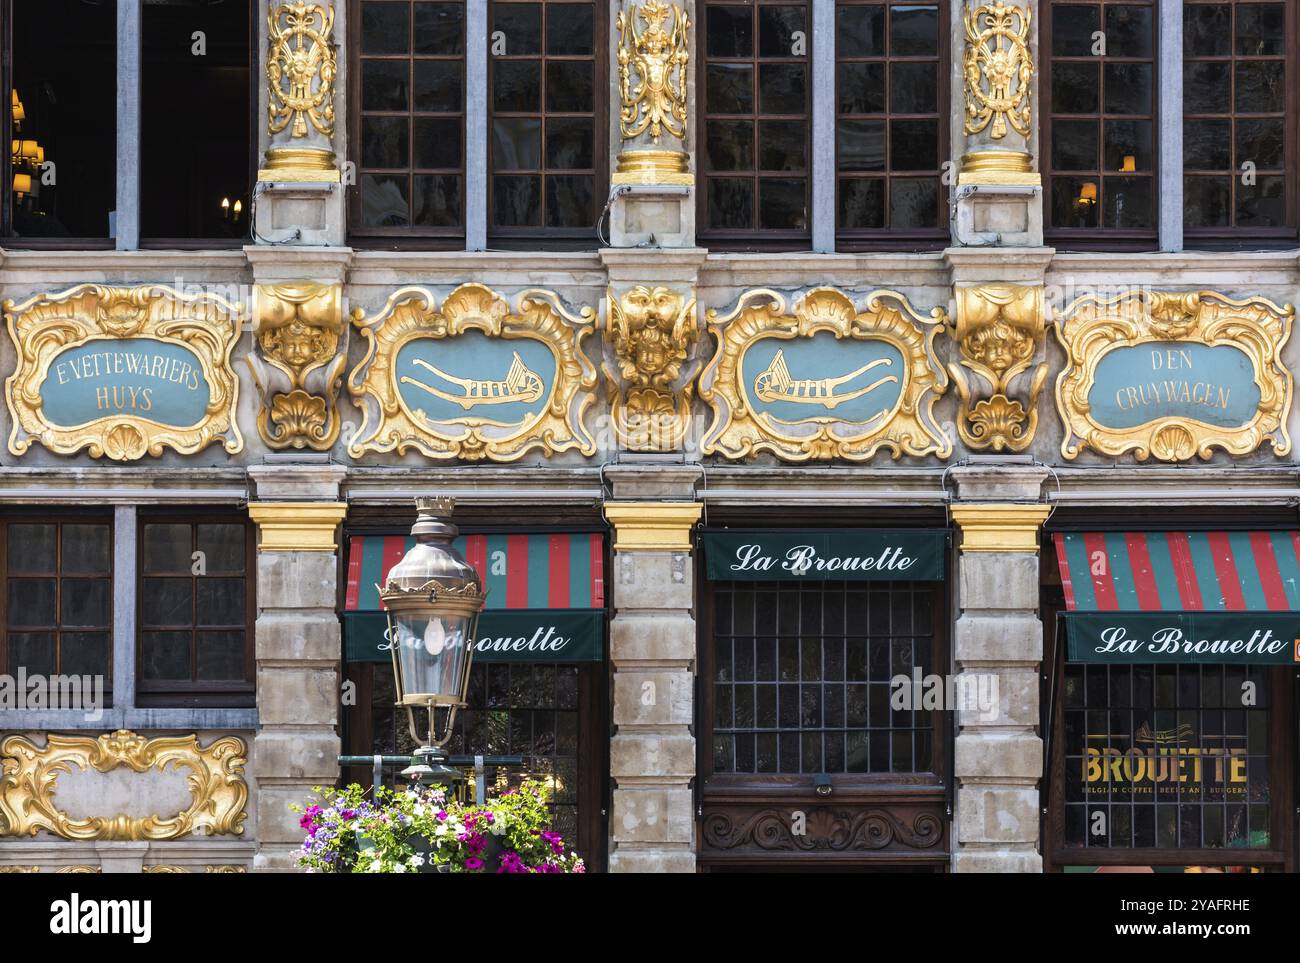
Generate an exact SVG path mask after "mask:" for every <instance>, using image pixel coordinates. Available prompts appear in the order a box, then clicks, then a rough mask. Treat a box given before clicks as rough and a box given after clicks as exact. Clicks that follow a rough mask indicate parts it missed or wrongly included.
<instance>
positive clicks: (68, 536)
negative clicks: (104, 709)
mask: <svg viewBox="0 0 1300 963" xmlns="http://www.w3.org/2000/svg"><path fill="white" fill-rule="evenodd" d="M3 528H4V542H5V558H6V583H7V584H6V586H5V612H6V616H5V620H4V623H5V624H4V627H3V634H4V640H3V643H4V644H3V651H4V664H5V666H6V671H7V672H8V673H9V674H11V675H14V674H16V673H17V671H18V669H19V668H20V667H21V668H23V669H24V670H25V671H26V672H27V674H28V675H38V674H39V675H46V676H52V675H92V676H94V675H99V676H103V677H104V679H105V688H110V687H111V681H112V653H111V645H112V626H113V613H112V606H113V598H112V596H113V581H112V526H111V525H110V524H108V523H106V522H95V521H93V520H85V519H83V520H79V521H75V522H74V521H68V522H62V521H56V522H39V523H29V522H19V521H12V522H9V523H7V524H5V525H4V526H3Z"/></svg>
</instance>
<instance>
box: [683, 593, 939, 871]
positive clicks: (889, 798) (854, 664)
mask: <svg viewBox="0 0 1300 963" xmlns="http://www.w3.org/2000/svg"><path fill="white" fill-rule="evenodd" d="M702 594H703V596H704V599H705V602H704V606H703V610H702V613H701V615H702V618H701V627H702V632H701V642H700V689H701V692H700V700H699V705H700V713H701V714H700V720H699V721H700V725H699V728H698V731H699V735H700V737H699V744H700V760H699V772H700V782H701V786H700V804H699V810H698V812H699V816H700V821H699V831H698V843H699V853H700V865H701V868H702V869H704V870H705V871H747V870H749V869H756V868H761V869H762V870H765V871H771V870H793V871H798V870H801V869H814V868H815V869H818V870H825V869H834V868H837V867H838V868H845V869H847V868H857V869H863V868H878V869H881V870H890V871H894V870H904V871H906V870H909V869H911V870H921V871H942V870H943V868H944V867H945V866H946V865H947V862H948V852H949V843H948V839H949V835H948V816H947V812H948V807H947V791H946V787H945V782H944V773H945V772H947V771H949V769H950V767H949V766H948V764H947V755H948V745H949V738H948V721H947V716H946V714H945V713H943V712H936V711H928V710H926V709H924V708H922V707H920V706H916V707H912V706H910V705H908V706H906V707H899V706H898V705H896V704H895V702H896V701H897V700H892V701H891V687H890V679H891V678H893V677H895V676H897V675H900V674H901V675H906V676H909V677H911V676H913V673H914V671H919V673H920V675H919V678H924V677H926V676H927V675H929V674H931V673H936V672H937V673H942V672H945V671H946V668H947V647H946V626H947V621H948V618H947V608H946V592H945V588H944V586H943V584H942V583H938V584H936V583H919V582H893V583H886V582H869V583H864V582H857V583H851V582H821V583H817V582H790V583H787V582H778V583H773V582H766V583H757V584H756V583H752V582H750V583H745V582H711V583H707V584H706V590H705V592H704V593H702Z"/></svg>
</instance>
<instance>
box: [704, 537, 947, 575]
mask: <svg viewBox="0 0 1300 963" xmlns="http://www.w3.org/2000/svg"><path fill="white" fill-rule="evenodd" d="M702 541H703V545H704V560H705V567H706V570H707V574H708V578H709V579H711V580H713V581H720V582H744V581H748V582H789V581H809V582H830V581H854V582H859V581H860V582H886V581H908V582H941V581H943V579H944V552H945V549H946V548H947V546H948V533H947V531H945V530H944V529H924V528H901V529H879V528H858V529H854V528H844V529H830V530H807V529H804V530H800V529H773V530H760V529H740V530H735V531H730V530H728V531H714V532H705V533H704V534H703V536H702Z"/></svg>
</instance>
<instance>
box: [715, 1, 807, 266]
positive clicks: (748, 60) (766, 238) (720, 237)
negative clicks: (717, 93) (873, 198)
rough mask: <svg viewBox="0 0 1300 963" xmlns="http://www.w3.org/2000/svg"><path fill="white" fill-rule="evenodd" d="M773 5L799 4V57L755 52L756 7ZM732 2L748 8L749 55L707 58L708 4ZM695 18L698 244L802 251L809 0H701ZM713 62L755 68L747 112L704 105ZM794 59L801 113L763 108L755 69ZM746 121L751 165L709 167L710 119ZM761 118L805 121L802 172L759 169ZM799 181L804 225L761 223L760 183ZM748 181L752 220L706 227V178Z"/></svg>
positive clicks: (729, 4) (730, 4)
mask: <svg viewBox="0 0 1300 963" xmlns="http://www.w3.org/2000/svg"><path fill="white" fill-rule="evenodd" d="M772 6H777V7H780V6H799V7H803V9H804V24H805V26H806V27H807V28H808V29H807V44H808V46H807V52H806V53H805V54H804V56H803V57H795V56H788V57H764V56H762V55H761V54H760V53H759V44H760V39H761V38H760V36H759V25H758V10H759V9H760V8H762V7H772ZM714 7H735V8H746V9H749V10H751V11H752V13H751V23H752V24H753V31H752V40H753V46H752V48H751V54H750V56H748V57H710V56H709V55H708V15H709V10H710V8H714ZM696 9H697V13H696V17H697V20H698V23H697V24H696V26H695V31H696V57H697V59H698V64H697V66H696V68H695V91H696V93H695V111H694V120H695V124H696V144H697V147H696V158H697V164H696V166H697V172H696V177H695V210H696V232H695V233H696V238H697V240H698V241H699V243H700V244H701V245H703V246H706V247H710V248H714V249H716V250H722V251H726V250H741V251H744V250H777V251H807V250H810V249H811V248H812V231H813V223H812V221H813V162H812V161H813V158H812V150H813V144H812V121H813V77H812V69H813V67H812V43H813V41H812V16H813V3H812V2H811V0H701V2H700V3H699V4H698V5H697V8H696ZM712 63H719V64H749V65H752V66H753V68H754V79H753V87H752V88H751V89H752V91H753V109H752V110H751V111H749V112H748V113H736V114H710V113H709V109H708V108H709V105H708V102H707V101H708V81H707V75H708V68H709V65H710V64H712ZM768 63H772V64H799V63H802V64H804V65H805V68H806V70H807V73H806V81H805V85H804V109H803V113H802V114H789V113H764V112H763V111H762V110H760V104H759V99H760V95H759V72H760V69H761V66H762V65H763V64H768ZM710 120H717V121H722V122H726V121H738V120H748V121H750V122H751V123H752V124H753V125H754V133H753V138H754V140H753V145H754V150H753V161H754V166H753V167H752V168H749V169H747V170H744V171H718V172H711V171H709V169H708V146H707V144H708V140H707V139H708V128H709V121H710ZM764 121H802V122H803V124H804V128H805V131H804V159H805V166H804V169H803V170H802V171H764V170H763V169H762V167H761V166H760V157H759V154H760V148H759V145H760V137H759V127H760V125H761V124H762V123H763V122H764ZM798 178H802V179H803V181H804V210H805V211H806V212H807V218H808V226H807V228H806V229H805V230H789V229H784V228H763V227H760V226H759V225H760V210H761V196H760V190H759V182H760V181H762V180H764V179H766V180H793V179H798ZM714 179H718V180H741V179H746V180H749V181H750V182H751V183H752V184H753V185H754V198H753V208H752V212H751V213H752V215H753V224H754V226H753V227H752V228H748V229H743V230H742V229H735V228H732V229H710V228H709V227H708V212H709V181H710V180H714Z"/></svg>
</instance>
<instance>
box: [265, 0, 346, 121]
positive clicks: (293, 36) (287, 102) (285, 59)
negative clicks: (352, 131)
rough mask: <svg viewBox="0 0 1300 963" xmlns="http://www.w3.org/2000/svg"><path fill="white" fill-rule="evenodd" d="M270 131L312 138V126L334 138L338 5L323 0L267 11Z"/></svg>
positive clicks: (271, 8) (274, 6)
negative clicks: (309, 129) (335, 9)
mask: <svg viewBox="0 0 1300 963" xmlns="http://www.w3.org/2000/svg"><path fill="white" fill-rule="evenodd" d="M266 19H267V38H268V42H269V49H268V51H267V57H266V80H267V88H268V93H269V95H270V96H269V98H268V110H269V112H270V123H269V127H268V130H269V132H270V133H272V134H278V133H280V132H282V131H283V130H285V129H286V128H289V127H290V126H291V125H292V129H291V130H290V132H289V133H290V136H291V137H294V138H302V137H306V136H307V134H308V129H307V124H308V122H309V121H310V122H311V126H312V127H314V128H315V129H316V131H317V132H318V133H320V134H322V135H324V136H325V137H333V136H334V79H335V77H336V76H337V75H338V54H337V52H336V51H335V49H334V7H333V5H332V4H322V3H281V4H279V5H276V4H274V3H272V4H271V5H270V6H269V7H268V9H267V18H266Z"/></svg>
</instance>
